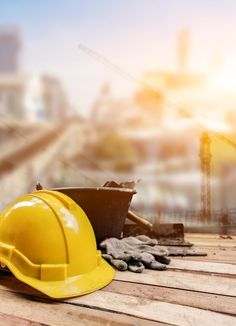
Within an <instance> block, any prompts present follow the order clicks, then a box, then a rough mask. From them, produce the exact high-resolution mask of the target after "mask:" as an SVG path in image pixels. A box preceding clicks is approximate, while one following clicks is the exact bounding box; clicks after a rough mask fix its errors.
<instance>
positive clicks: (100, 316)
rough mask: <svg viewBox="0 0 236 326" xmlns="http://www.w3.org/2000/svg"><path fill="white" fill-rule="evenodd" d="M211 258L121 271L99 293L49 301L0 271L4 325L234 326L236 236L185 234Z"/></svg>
mask: <svg viewBox="0 0 236 326" xmlns="http://www.w3.org/2000/svg"><path fill="white" fill-rule="evenodd" d="M186 239H187V240H189V241H191V242H194V243H195V244H196V245H197V246H198V247H199V248H200V249H201V250H202V251H206V252H207V253H208V256H207V257H175V258H172V262H171V264H170V266H169V267H168V270H167V271H151V270H146V271H145V272H144V273H142V274H135V273H131V272H117V273H116V277H115V280H114V281H113V282H112V283H110V284H109V285H108V286H106V287H105V288H103V289H102V290H100V291H97V292H94V293H91V294H88V295H85V296H82V297H77V298H71V299H67V300H58V301H55V300H51V299H49V298H47V297H46V296H44V295H43V294H41V293H39V292H38V291H36V290H34V289H32V288H30V287H29V286H26V285H25V284H23V283H21V282H19V281H18V280H16V279H15V278H14V277H13V276H11V275H9V274H5V273H3V272H1V273H0V295H1V299H0V326H1V325H4V326H5V325H19V326H21V325H55V326H59V325H72V326H73V325H86V326H87V325H112V326H116V325H117V326H119V325H145V326H146V325H147V326H149V325H150V326H151V325H163V324H170V325H196V326H198V325H200V326H201V325H204V326H205V325H206V326H207V325H214V326H215V325H230V326H233V325H236V237H232V239H222V238H220V237H219V236H218V235H196V234H191V235H187V236H186Z"/></svg>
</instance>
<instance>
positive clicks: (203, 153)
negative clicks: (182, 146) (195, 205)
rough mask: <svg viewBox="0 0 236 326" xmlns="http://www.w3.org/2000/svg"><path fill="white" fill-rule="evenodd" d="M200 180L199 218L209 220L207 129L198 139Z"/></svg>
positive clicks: (209, 155) (209, 174)
mask: <svg viewBox="0 0 236 326" xmlns="http://www.w3.org/2000/svg"><path fill="white" fill-rule="evenodd" d="M199 156H200V163H201V171H202V182H201V219H202V221H205V222H206V221H210V220H211V157H212V155H211V139H210V136H209V134H208V132H207V131H205V130H204V131H203V133H202V135H201V139H200V153H199Z"/></svg>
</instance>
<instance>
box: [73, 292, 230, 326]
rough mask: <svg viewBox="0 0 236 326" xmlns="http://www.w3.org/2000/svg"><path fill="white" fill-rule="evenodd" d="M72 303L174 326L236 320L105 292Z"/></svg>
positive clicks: (170, 304) (89, 295)
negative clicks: (124, 313)
mask: <svg viewBox="0 0 236 326" xmlns="http://www.w3.org/2000/svg"><path fill="white" fill-rule="evenodd" d="M70 302H73V303H76V304H79V305H81V304H83V305H86V306H90V307H99V308H100V309H106V310H107V309H108V310H112V311H116V312H120V313H123V312H126V313H128V314H130V315H134V316H139V317H142V318H146V319H149V320H155V321H159V322H164V323H170V324H174V325H183V326H184V325H204V326H212V325H224V326H227V325H228V326H232V325H234V324H235V321H236V318H235V317H232V316H229V315H224V314H220V313H216V312H211V311H207V310H202V309H197V308H192V307H187V306H183V305H179V304H172V303H167V302H160V301H156V300H150V299H146V298H140V297H134V296H131V295H127V294H126V295H122V294H118V293H111V292H104V291H103V292H102V291H97V292H95V293H91V294H88V295H85V296H82V297H79V298H74V299H70Z"/></svg>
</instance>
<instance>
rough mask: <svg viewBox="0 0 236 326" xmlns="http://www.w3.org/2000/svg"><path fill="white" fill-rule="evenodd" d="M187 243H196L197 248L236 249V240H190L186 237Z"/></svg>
mask: <svg viewBox="0 0 236 326" xmlns="http://www.w3.org/2000/svg"><path fill="white" fill-rule="evenodd" d="M185 240H186V241H190V242H192V243H194V244H195V245H196V246H209V247H210V246H211V247H225V248H235V247H236V240H230V239H227V240H223V239H204V238H194V239H193V238H189V237H187V236H186V237H185Z"/></svg>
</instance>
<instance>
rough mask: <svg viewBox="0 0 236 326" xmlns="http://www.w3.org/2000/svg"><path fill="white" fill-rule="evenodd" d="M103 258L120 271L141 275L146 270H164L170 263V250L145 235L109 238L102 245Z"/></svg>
mask: <svg viewBox="0 0 236 326" xmlns="http://www.w3.org/2000/svg"><path fill="white" fill-rule="evenodd" d="M100 248H101V249H102V256H103V258H104V259H105V260H106V261H108V262H109V263H110V264H111V265H112V266H114V267H115V268H116V269H118V270H119V271H126V270H130V271H131V272H135V273H141V272H142V271H143V270H144V269H145V268H149V269H154V270H164V269H166V265H168V264H169V263H170V259H169V258H167V256H168V255H169V252H168V250H167V249H166V248H165V247H161V246H158V241H157V240H156V239H151V238H149V237H148V236H145V235H139V236H136V237H127V238H123V239H121V240H119V239H116V238H108V239H106V240H104V241H103V242H102V243H100Z"/></svg>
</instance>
